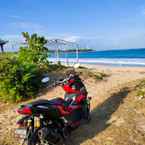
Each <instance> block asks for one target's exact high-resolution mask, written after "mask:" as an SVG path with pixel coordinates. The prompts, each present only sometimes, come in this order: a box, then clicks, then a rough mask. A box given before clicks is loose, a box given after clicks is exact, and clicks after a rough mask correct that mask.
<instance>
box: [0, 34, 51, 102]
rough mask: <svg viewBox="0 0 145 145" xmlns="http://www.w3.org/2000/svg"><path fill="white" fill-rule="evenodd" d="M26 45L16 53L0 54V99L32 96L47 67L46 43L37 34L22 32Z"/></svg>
mask: <svg viewBox="0 0 145 145" xmlns="http://www.w3.org/2000/svg"><path fill="white" fill-rule="evenodd" d="M22 34H23V37H24V38H25V39H26V42H27V46H25V47H21V48H20V51H19V52H18V53H17V54H16V53H1V54H0V90H1V91H0V100H4V101H14V102H17V101H20V100H23V99H26V98H28V97H34V96H35V95H36V94H37V93H38V90H39V88H41V86H42V84H41V79H42V77H43V75H44V73H46V72H47V70H48V67H49V62H48V59H47V58H48V49H47V48H46V47H45V44H46V43H47V41H46V39H45V38H44V37H39V36H37V34H32V35H29V34H28V33H27V32H26V33H22Z"/></svg>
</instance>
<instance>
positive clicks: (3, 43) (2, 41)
mask: <svg viewBox="0 0 145 145" xmlns="http://www.w3.org/2000/svg"><path fill="white" fill-rule="evenodd" d="M6 43H8V41H5V40H2V39H0V49H1V52H4V45H5V44H6Z"/></svg>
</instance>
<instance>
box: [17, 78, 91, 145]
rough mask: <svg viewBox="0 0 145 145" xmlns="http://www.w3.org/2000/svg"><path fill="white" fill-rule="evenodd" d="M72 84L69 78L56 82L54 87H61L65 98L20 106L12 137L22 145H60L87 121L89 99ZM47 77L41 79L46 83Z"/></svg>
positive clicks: (88, 116)
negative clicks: (19, 116)
mask: <svg viewBox="0 0 145 145" xmlns="http://www.w3.org/2000/svg"><path fill="white" fill-rule="evenodd" d="M72 80H73V81H75V80H74V79H72V78H71V77H69V78H66V79H63V80H61V81H57V82H55V83H54V84H53V87H54V86H57V85H61V86H62V88H63V89H64V91H65V92H66V96H67V95H70V96H71V97H66V96H65V98H64V99H63V98H53V99H50V100H44V99H43V100H42V99H41V100H37V101H34V102H31V103H28V104H26V105H21V106H20V107H19V108H18V109H17V113H18V114H20V115H22V118H20V119H19V120H18V121H17V125H18V128H17V129H16V132H15V134H16V136H17V137H19V138H21V139H23V142H22V145H24V144H26V145H57V144H63V143H64V141H65V140H66V139H68V137H69V136H70V134H71V132H72V131H73V130H74V129H76V128H77V127H79V126H80V125H81V124H82V121H84V120H85V121H89V120H90V100H91V97H88V96H87V93H85V94H84V93H82V91H81V89H80V90H76V89H75V88H74V87H72V86H70V83H71V82H72ZM46 81H49V78H44V79H43V80H42V82H44V83H46Z"/></svg>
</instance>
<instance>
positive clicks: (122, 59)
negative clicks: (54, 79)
mask: <svg viewBox="0 0 145 145" xmlns="http://www.w3.org/2000/svg"><path fill="white" fill-rule="evenodd" d="M78 56H79V63H82V64H99V65H101V64H102V65H113V66H142V67H145V48H138V49H122V50H117V49H116V50H104V51H90V52H79V55H78ZM59 57H60V58H59V60H60V61H61V62H66V61H67V62H69V63H75V61H76V53H75V52H68V53H64V52H63V53H60V54H59ZM49 60H50V61H56V60H57V58H56V54H55V53H52V54H51V55H50V57H49Z"/></svg>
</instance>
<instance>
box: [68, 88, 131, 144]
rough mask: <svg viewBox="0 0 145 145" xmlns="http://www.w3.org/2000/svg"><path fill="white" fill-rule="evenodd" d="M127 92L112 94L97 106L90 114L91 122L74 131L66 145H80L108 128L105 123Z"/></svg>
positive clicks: (126, 90) (127, 90) (123, 90)
mask: <svg viewBox="0 0 145 145" xmlns="http://www.w3.org/2000/svg"><path fill="white" fill-rule="evenodd" d="M129 92H130V90H129V89H128V88H123V89H121V90H120V91H119V92H117V93H114V94H112V95H111V96H110V97H109V98H108V99H106V100H105V101H104V102H103V103H102V104H100V105H98V106H97V107H96V108H95V109H94V110H93V111H92V112H91V118H92V120H91V122H90V123H89V124H87V125H82V126H81V127H80V128H78V129H77V130H76V131H74V132H73V133H72V136H71V139H70V140H69V143H67V145H80V144H81V143H83V142H84V141H85V140H87V139H92V138H93V137H94V136H96V135H97V134H99V133H100V132H102V131H103V130H105V129H106V128H107V127H108V126H110V125H109V124H108V123H107V121H108V120H109V119H110V118H111V115H112V114H113V113H114V112H115V111H116V110H117V109H118V107H119V106H120V105H121V104H122V103H123V100H124V99H125V97H127V95H128V93H129Z"/></svg>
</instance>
